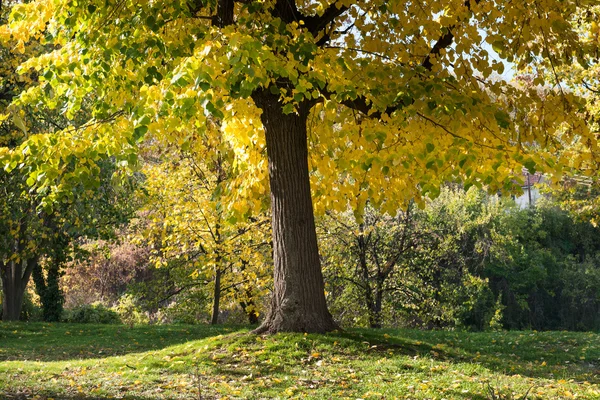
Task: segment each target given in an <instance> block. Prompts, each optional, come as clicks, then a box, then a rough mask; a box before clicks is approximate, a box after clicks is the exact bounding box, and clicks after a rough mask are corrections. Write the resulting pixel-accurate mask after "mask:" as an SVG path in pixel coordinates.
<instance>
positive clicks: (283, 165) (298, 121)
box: [253, 90, 337, 333]
mask: <svg viewBox="0 0 600 400" xmlns="http://www.w3.org/2000/svg"><path fill="white" fill-rule="evenodd" d="M253 99H254V101H255V103H256V105H257V106H258V107H259V108H261V109H262V111H263V113H262V115H261V120H262V123H263V126H264V129H265V135H266V143H267V153H268V157H269V178H270V185H271V220H272V229H273V261H274V264H275V266H274V290H273V297H272V300H271V309H270V310H269V312H268V314H267V315H266V317H265V320H264V321H263V323H262V325H261V326H260V327H258V328H257V329H256V330H255V332H256V333H263V332H269V333H274V332H281V331H284V332H285V331H288V332H327V331H331V330H334V329H336V328H337V325H336V323H335V322H334V321H333V317H332V316H331V314H330V313H329V311H328V309H327V304H326V300H325V288H324V283H323V275H322V272H321V262H320V259H319V250H318V247H317V234H316V230H315V221H314V212H313V206H312V197H311V192H310V181H309V174H308V145H307V132H306V120H307V117H308V111H309V107H308V106H302V105H301V106H300V110H299V111H298V113H297V114H296V113H292V114H287V115H284V114H283V112H282V108H281V104H280V103H279V96H277V95H272V94H271V93H269V92H268V91H265V90H263V91H260V92H256V93H254V95H253Z"/></svg>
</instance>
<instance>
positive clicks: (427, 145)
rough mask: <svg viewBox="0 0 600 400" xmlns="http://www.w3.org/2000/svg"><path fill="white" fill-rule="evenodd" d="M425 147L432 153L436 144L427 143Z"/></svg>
mask: <svg viewBox="0 0 600 400" xmlns="http://www.w3.org/2000/svg"><path fill="white" fill-rule="evenodd" d="M425 148H426V149H427V152H428V153H431V152H432V151H433V149H435V146H434V145H433V143H427V144H426V145H425Z"/></svg>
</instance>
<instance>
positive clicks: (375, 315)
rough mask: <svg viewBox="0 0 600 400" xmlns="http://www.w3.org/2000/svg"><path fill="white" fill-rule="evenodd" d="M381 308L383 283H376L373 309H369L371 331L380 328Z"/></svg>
mask: <svg viewBox="0 0 600 400" xmlns="http://www.w3.org/2000/svg"><path fill="white" fill-rule="evenodd" d="M382 308H383V283H382V282H377V289H376V292H375V302H374V303H373V308H372V309H371V315H370V317H369V319H370V325H371V328H373V329H379V328H381V326H382V320H383V318H382V315H381V311H382Z"/></svg>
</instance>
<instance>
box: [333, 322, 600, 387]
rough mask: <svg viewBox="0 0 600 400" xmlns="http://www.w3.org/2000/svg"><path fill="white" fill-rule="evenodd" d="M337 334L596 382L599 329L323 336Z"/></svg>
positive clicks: (599, 377) (400, 349) (406, 350)
mask: <svg viewBox="0 0 600 400" xmlns="http://www.w3.org/2000/svg"><path fill="white" fill-rule="evenodd" d="M388 332H390V333H392V335H390V334H388ZM583 338H587V339H585V340H584V339H583ZM336 339H338V340H339V339H346V340H351V341H353V342H354V343H356V348H357V350H359V349H360V348H362V350H363V351H364V352H366V353H367V354H368V353H371V354H373V355H375V354H380V355H384V354H387V353H389V352H390V351H392V352H394V353H395V354H402V355H407V356H420V357H429V358H432V359H434V360H437V361H442V362H449V363H453V364H459V363H471V364H479V365H481V366H483V367H485V368H487V369H489V370H491V371H495V372H500V373H503V374H506V375H517V374H518V375H522V376H526V377H531V378H545V379H575V380H579V381H588V382H590V383H592V384H598V383H600V335H599V334H594V333H574V332H540V333H537V332H536V333H532V332H483V333H464V332H462V333H457V332H448V331H400V333H399V331H393V330H389V331H386V330H381V331H378V330H349V331H346V332H334V333H331V334H327V335H326V336H325V337H324V339H323V340H326V341H330V342H333V341H335V340H336ZM361 345H362V346H361ZM585 352H587V357H586V356H584V355H582V354H585Z"/></svg>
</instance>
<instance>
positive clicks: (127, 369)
mask: <svg viewBox="0 0 600 400" xmlns="http://www.w3.org/2000/svg"><path fill="white" fill-rule="evenodd" d="M35 360H40V361H35ZM599 373H600V335H598V334H594V333H569V332H543V333H542V332H540V333H536V332H489V333H463V332H441V331H434V332H425V331H412V330H381V331H373V330H366V329H364V330H359V329H356V330H349V331H346V332H334V333H330V334H327V335H313V334H310V335H302V334H280V335H274V336H265V337H261V336H255V335H251V334H249V333H248V332H247V330H246V329H244V328H240V327H217V328H213V327H206V326H178V325H174V326H151V327H136V328H133V329H129V328H126V327H123V326H91V325H73V324H69V325H66V324H59V325H47V324H10V325H7V324H0V397H2V396H1V394H3V395H4V396H6V397H8V396H20V397H21V398H33V397H34V396H38V398H40V399H48V398H55V399H59V398H61V399H62V398H73V399H75V398H82V399H97V398H110V397H114V398H130V399H193V398H205V399H211V398H222V397H228V398H250V399H251V398H256V399H259V398H277V397H278V398H301V397H306V398H317V399H318V398H322V399H328V398H350V399H356V398H363V399H366V398H371V399H375V398H386V399H387V398H406V399H440V400H441V399H488V398H490V397H489V388H488V386H490V387H492V388H493V389H494V392H495V393H496V394H499V395H502V396H505V397H498V398H509V397H506V396H508V394H509V393H513V394H514V397H515V398H519V397H518V396H519V395H523V394H525V393H526V392H527V391H528V390H529V397H528V398H529V399H565V398H570V397H573V398H580V399H600V389H599V386H598V385H599V383H600V376H599ZM17 398H18V397H17Z"/></svg>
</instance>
